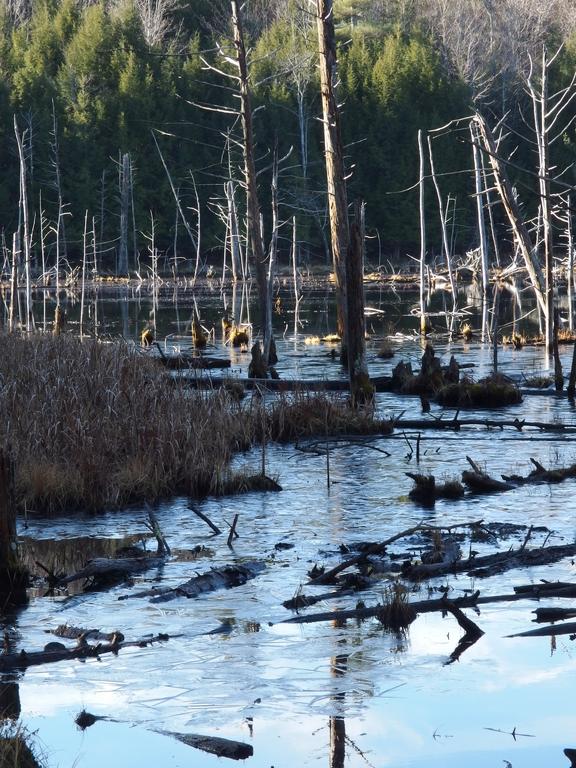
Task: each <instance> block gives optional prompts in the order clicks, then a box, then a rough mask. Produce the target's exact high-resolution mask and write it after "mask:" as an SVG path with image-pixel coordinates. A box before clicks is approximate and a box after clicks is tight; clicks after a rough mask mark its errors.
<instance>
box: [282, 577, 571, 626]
mask: <svg viewBox="0 0 576 768" xmlns="http://www.w3.org/2000/svg"><path fill="white" fill-rule="evenodd" d="M542 586H543V585H541V584H532V585H529V587H532V589H531V590H530V588H529V587H526V588H525V589H524V590H522V591H520V592H516V591H515V592H512V593H508V594H502V595H485V596H481V595H480V590H477V591H476V592H474V593H473V594H471V595H465V596H464V597H459V598H454V599H452V600H449V601H448V600H447V598H446V596H445V595H444V596H443V597H441V598H437V599H431V600H414V601H410V602H409V603H407V605H409V606H410V608H411V609H412V610H413V611H414V612H415V613H416V614H420V613H432V612H434V611H445V610H447V608H446V603H447V602H449V603H450V604H451V605H453V606H456V607H458V608H476V607H477V606H479V605H489V604H492V603H511V602H517V601H518V600H539V599H540V598H541V597H543V596H545V597H559V598H568V599H572V598H574V597H576V584H571V585H569V586H568V587H567V586H565V585H560V587H559V588H557V589H554V588H553V587H554V585H549V588H548V589H544V592H545V595H544V594H543V593H542V591H541V588H542ZM382 609H383V605H382V604H381V603H378V604H376V605H374V606H370V607H361V608H351V609H349V610H341V611H333V610H332V611H323V612H322V613H310V614H308V615H299V616H293V617H292V618H290V619H284V620H283V621H281V622H280V624H315V623H318V622H322V621H338V622H345V621H346V620H348V619H360V620H361V619H369V618H375V617H378V615H379V614H380V613H381V612H382Z"/></svg>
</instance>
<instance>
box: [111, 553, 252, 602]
mask: <svg viewBox="0 0 576 768" xmlns="http://www.w3.org/2000/svg"><path fill="white" fill-rule="evenodd" d="M265 568H266V566H265V564H264V563H261V562H258V561H251V562H247V563H243V564H242V565H226V566H223V567H222V568H212V569H211V570H210V571H208V572H207V573H203V574H201V575H200V576H194V577H193V578H192V579H189V580H188V581H186V582H184V583H183V584H180V585H178V586H177V587H152V589H145V590H142V591H140V592H135V593H133V594H130V595H122V596H120V597H119V598H118V600H127V599H128V598H132V597H151V598H152V599H151V601H150V602H152V603H164V602H167V601H169V600H175V599H176V598H178V597H186V598H193V597H198V595H202V594H204V593H206V592H212V591H213V590H215V589H230V588H231V587H238V586H240V585H241V584H245V583H246V582H247V581H249V579H253V578H254V577H255V576H257V575H258V574H259V573H262V571H263V570H264V569H265Z"/></svg>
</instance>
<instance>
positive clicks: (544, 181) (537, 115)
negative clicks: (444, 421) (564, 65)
mask: <svg viewBox="0 0 576 768" xmlns="http://www.w3.org/2000/svg"><path fill="white" fill-rule="evenodd" d="M548 68H549V62H548V57H547V54H546V48H544V49H543V52H542V70H541V72H540V87H539V91H538V93H537V92H536V90H535V88H534V87H533V84H532V77H531V75H530V77H529V78H528V90H529V92H530V96H531V97H532V108H533V114H534V131H535V133H536V142H537V145H538V160H539V167H538V186H539V190H540V206H541V210H542V243H543V245H544V274H545V289H546V291H545V299H546V312H545V321H546V322H545V334H544V335H545V343H546V351H547V352H548V354H549V355H553V353H554V338H553V337H554V276H553V264H552V213H551V210H550V181H549V178H548V173H549V170H550V169H549V165H550V163H549V159H548V158H549V135H548V134H549V125H548V123H549V119H550V114H548Z"/></svg>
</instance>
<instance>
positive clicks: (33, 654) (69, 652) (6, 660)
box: [0, 634, 169, 672]
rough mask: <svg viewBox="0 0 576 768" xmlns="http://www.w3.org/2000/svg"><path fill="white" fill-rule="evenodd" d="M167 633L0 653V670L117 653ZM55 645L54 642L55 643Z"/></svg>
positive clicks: (158, 640)
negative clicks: (139, 637) (67, 646)
mask: <svg viewBox="0 0 576 768" xmlns="http://www.w3.org/2000/svg"><path fill="white" fill-rule="evenodd" d="M168 639H169V635H165V634H158V635H154V636H152V637H146V638H142V639H141V640H134V641H126V640H123V641H119V640H118V639H117V638H116V639H113V641H112V642H110V643H97V644H96V645H89V644H88V643H86V642H85V639H84V642H81V643H79V645H77V646H76V647H75V648H56V647H54V649H49V650H43V651H30V652H28V651H25V650H22V651H20V652H19V653H5V654H2V655H0V672H10V671H11V670H17V669H18V670H19V669H27V668H28V667H35V666H38V665H40V664H53V663H55V662H57V661H72V660H73V659H89V658H96V659H97V658H98V657H100V656H103V655H104V654H105V653H114V654H116V653H118V651H120V650H121V649H122V648H146V647H147V646H149V645H152V644H153V643H159V642H165V641H166V640H168ZM55 645H56V644H55Z"/></svg>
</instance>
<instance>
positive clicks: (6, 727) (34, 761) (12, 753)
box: [0, 720, 44, 768]
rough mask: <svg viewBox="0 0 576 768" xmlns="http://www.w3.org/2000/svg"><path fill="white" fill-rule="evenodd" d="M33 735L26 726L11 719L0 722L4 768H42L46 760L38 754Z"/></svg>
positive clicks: (1, 763) (0, 741)
mask: <svg viewBox="0 0 576 768" xmlns="http://www.w3.org/2000/svg"><path fill="white" fill-rule="evenodd" d="M31 744H32V737H31V734H29V733H28V732H27V731H26V729H25V728H23V727H22V726H21V725H20V724H18V723H14V722H12V721H11V720H3V721H2V722H1V723H0V765H1V766H2V768H42V766H43V765H44V761H43V760H42V759H41V758H40V757H39V755H38V754H36V748H35V747H34V745H32V746H31Z"/></svg>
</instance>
